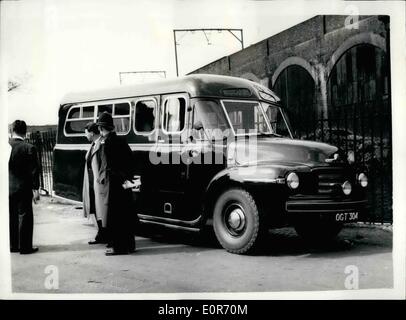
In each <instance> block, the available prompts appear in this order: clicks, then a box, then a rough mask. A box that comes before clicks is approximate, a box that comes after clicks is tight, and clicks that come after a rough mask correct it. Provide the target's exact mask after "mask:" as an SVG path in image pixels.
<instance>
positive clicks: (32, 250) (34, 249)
mask: <svg viewBox="0 0 406 320" xmlns="http://www.w3.org/2000/svg"><path fill="white" fill-rule="evenodd" d="M37 251H38V248H35V247H33V248H31V249H28V250H21V251H20V254H31V253H35V252H37Z"/></svg>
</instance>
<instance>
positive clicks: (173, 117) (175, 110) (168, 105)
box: [162, 97, 186, 133]
mask: <svg viewBox="0 0 406 320" xmlns="http://www.w3.org/2000/svg"><path fill="white" fill-rule="evenodd" d="M185 109H186V101H185V99H184V98H181V97H176V98H175V97H173V98H168V99H166V100H165V103H164V110H163V121H162V128H163V129H164V130H165V131H166V132H168V133H175V132H180V131H182V130H183V128H184V127H185Z"/></svg>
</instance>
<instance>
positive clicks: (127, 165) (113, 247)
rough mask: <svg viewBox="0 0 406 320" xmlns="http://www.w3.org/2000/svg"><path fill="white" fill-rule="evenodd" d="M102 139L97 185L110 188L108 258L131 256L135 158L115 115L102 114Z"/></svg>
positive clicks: (132, 246)
mask: <svg viewBox="0 0 406 320" xmlns="http://www.w3.org/2000/svg"><path fill="white" fill-rule="evenodd" d="M96 124H97V126H98V127H99V130H100V133H101V135H102V140H101V142H100V148H101V150H102V152H101V163H100V170H99V177H98V178H97V182H98V183H100V184H102V185H104V186H105V188H106V189H108V198H107V200H108V202H107V203H108V209H107V219H106V227H107V233H108V237H109V239H110V243H109V244H110V248H108V249H107V251H106V255H107V256H110V255H118V254H128V253H132V252H134V251H135V239H134V233H133V227H134V226H133V225H132V224H133V223H132V222H133V221H134V220H133V218H132V217H133V215H135V214H136V213H135V212H134V209H133V205H132V203H133V202H132V201H133V199H132V191H131V189H130V188H128V187H127V186H128V185H129V184H130V182H129V181H131V180H132V179H133V176H134V167H133V155H132V152H131V149H130V147H129V146H128V144H127V142H126V141H125V140H124V139H122V138H121V137H118V136H117V134H116V132H115V131H114V122H113V118H112V116H111V115H110V114H109V113H107V112H103V113H102V114H101V115H100V116H99V120H98V121H97V123H96Z"/></svg>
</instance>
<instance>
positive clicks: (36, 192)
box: [32, 190, 40, 203]
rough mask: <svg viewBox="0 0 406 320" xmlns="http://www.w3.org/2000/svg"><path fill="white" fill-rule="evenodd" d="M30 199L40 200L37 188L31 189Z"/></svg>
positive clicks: (35, 201)
mask: <svg viewBox="0 0 406 320" xmlns="http://www.w3.org/2000/svg"><path fill="white" fill-rule="evenodd" d="M32 199H33V200H34V203H37V202H38V201H39V200H40V197H39V190H32Z"/></svg>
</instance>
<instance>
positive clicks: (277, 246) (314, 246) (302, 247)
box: [137, 227, 392, 258]
mask: <svg viewBox="0 0 406 320" xmlns="http://www.w3.org/2000/svg"><path fill="white" fill-rule="evenodd" d="M142 236H143V237H147V238H151V239H152V240H153V241H154V242H155V243H161V244H162V245H165V244H184V245H187V246H191V247H199V250H213V249H221V250H222V247H221V246H220V244H219V243H218V241H217V239H216V236H215V234H214V232H213V231H212V229H207V230H204V231H202V232H200V233H185V232H176V231H173V230H161V229H159V228H158V229H156V228H152V229H149V230H148V231H145V232H143V233H142ZM139 242H140V241H137V246H138V243H139ZM138 247H139V248H140V249H142V243H140V244H139V246H138ZM185 248H187V247H182V248H181V249H179V248H171V249H170V250H171V251H174V252H179V251H185V250H186V249H185ZM354 250H356V251H357V254H361V255H363V254H364V255H370V254H374V253H385V252H391V251H392V233H391V232H388V231H385V230H382V229H379V228H378V227H376V228H375V227H371V228H364V227H360V228H357V227H349V228H344V229H343V230H342V231H341V233H340V234H339V235H338V236H337V238H335V239H333V240H330V241H320V242H307V241H305V240H304V239H303V238H301V237H300V236H298V235H297V234H296V233H295V231H294V229H293V228H282V229H273V230H270V231H269V233H268V235H267V236H266V239H265V241H264V246H262V247H261V248H259V249H258V250H256V252H254V253H252V255H256V256H289V255H290V256H292V255H306V254H307V255H309V256H308V257H310V258H316V257H317V258H320V257H326V258H331V257H332V256H335V257H340V256H346V255H351V254H352V253H353V251H354ZM162 251H164V252H167V250H166V249H164V248H163V249H162ZM151 253H152V250H151ZM159 253H161V250H159V252H157V254H159ZM154 254H155V252H154Z"/></svg>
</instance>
